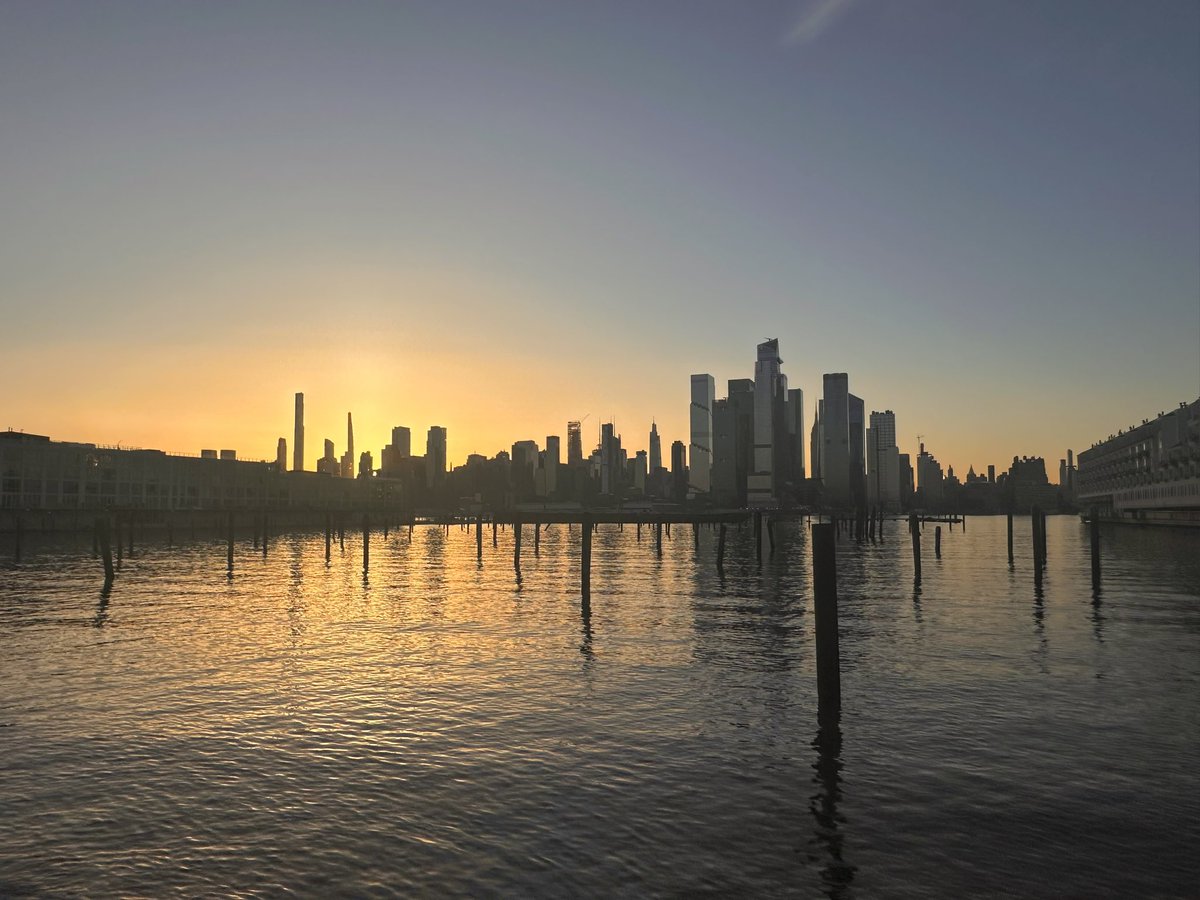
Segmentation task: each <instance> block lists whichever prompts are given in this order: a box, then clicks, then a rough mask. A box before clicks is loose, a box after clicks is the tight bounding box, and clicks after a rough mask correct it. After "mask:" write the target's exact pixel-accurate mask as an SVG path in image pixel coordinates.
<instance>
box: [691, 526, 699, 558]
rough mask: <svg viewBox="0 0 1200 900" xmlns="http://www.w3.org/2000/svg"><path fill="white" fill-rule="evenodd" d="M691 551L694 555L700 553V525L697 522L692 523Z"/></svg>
mask: <svg viewBox="0 0 1200 900" xmlns="http://www.w3.org/2000/svg"><path fill="white" fill-rule="evenodd" d="M692 549H693V550H694V551H695V552H696V553H699V552H700V523H699V522H693V523H692Z"/></svg>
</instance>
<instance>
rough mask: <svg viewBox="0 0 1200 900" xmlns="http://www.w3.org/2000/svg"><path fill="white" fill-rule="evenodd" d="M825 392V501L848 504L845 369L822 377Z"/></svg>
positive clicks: (822, 449)
mask: <svg viewBox="0 0 1200 900" xmlns="http://www.w3.org/2000/svg"><path fill="white" fill-rule="evenodd" d="M823 387H824V393H825V396H824V398H823V400H824V402H823V403H822V406H821V441H822V445H821V481H822V483H823V486H824V498H825V503H826V504H827V505H829V506H834V507H843V508H845V507H849V506H850V505H851V503H852V501H853V497H852V496H851V491H850V485H851V481H850V388H849V377H848V376H847V375H846V373H845V372H833V373H829V374H826V375H825V376H824V378H823Z"/></svg>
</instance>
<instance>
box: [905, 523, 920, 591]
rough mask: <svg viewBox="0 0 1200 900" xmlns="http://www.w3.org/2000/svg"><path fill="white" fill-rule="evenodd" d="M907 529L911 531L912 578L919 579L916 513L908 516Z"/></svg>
mask: <svg viewBox="0 0 1200 900" xmlns="http://www.w3.org/2000/svg"><path fill="white" fill-rule="evenodd" d="M908 530H909V531H911V532H912V552H913V578H915V579H916V580H917V581H920V580H921V528H920V525H919V524H918V522H917V514H916V513H913V514H912V515H910V516H909V518H908Z"/></svg>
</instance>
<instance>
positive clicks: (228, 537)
mask: <svg viewBox="0 0 1200 900" xmlns="http://www.w3.org/2000/svg"><path fill="white" fill-rule="evenodd" d="M225 562H226V563H227V564H228V566H229V574H230V575H232V574H233V510H232V509H231V510H230V511H229V514H228V515H227V516H226V521H225Z"/></svg>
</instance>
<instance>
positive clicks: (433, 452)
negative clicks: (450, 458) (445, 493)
mask: <svg viewBox="0 0 1200 900" xmlns="http://www.w3.org/2000/svg"><path fill="white" fill-rule="evenodd" d="M425 478H426V482H427V483H428V485H429V486H430V487H431V488H434V487H439V486H440V485H441V484H442V482H444V481H445V480H446V429H445V428H443V427H442V426H441V425H431V426H429V431H428V433H427V434H426V436H425Z"/></svg>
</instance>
